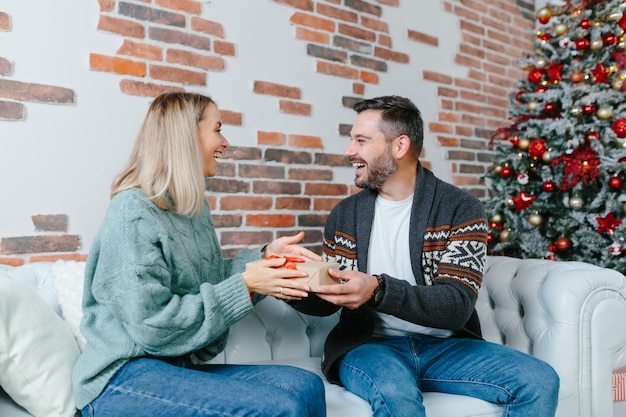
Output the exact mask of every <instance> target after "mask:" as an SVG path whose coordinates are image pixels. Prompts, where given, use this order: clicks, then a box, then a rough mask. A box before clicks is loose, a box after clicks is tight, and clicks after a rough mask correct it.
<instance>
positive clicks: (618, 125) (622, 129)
mask: <svg viewBox="0 0 626 417" xmlns="http://www.w3.org/2000/svg"><path fill="white" fill-rule="evenodd" d="M611 127H612V128H613V132H615V134H616V135H617V137H618V138H626V118H624V117H620V118H619V119H616V120H615V121H614V122H613V125H612V126H611Z"/></svg>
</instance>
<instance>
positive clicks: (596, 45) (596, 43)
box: [589, 39, 604, 51]
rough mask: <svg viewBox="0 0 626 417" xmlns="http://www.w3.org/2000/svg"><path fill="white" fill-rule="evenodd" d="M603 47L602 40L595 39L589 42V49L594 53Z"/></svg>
mask: <svg viewBox="0 0 626 417" xmlns="http://www.w3.org/2000/svg"><path fill="white" fill-rule="evenodd" d="M603 46H604V42H603V41H602V39H594V40H592V41H591V42H589V49H591V50H592V51H597V50H600V49H602V47H603Z"/></svg>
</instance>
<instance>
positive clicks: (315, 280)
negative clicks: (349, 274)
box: [246, 256, 339, 292]
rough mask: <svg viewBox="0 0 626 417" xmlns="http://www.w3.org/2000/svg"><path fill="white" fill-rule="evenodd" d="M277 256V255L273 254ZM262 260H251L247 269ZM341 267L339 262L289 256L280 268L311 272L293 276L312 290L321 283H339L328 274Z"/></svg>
mask: <svg viewBox="0 0 626 417" xmlns="http://www.w3.org/2000/svg"><path fill="white" fill-rule="evenodd" d="M273 257H276V256H273ZM259 262H261V261H254V262H249V263H247V264H246V269H249V268H250V267H251V266H253V265H254V264H258V263H259ZM331 268H332V269H339V264H338V263H337V262H316V261H308V260H305V259H302V258H295V257H287V259H286V260H285V264H284V265H283V266H281V267H280V268H279V269H292V270H298V271H304V272H306V273H307V274H309V276H308V277H301V278H293V279H295V280H296V281H300V282H305V283H307V284H309V286H310V287H311V291H314V292H315V291H317V289H318V288H319V286H320V285H333V284H337V281H336V280H334V279H332V278H331V277H329V276H328V270H329V269H331Z"/></svg>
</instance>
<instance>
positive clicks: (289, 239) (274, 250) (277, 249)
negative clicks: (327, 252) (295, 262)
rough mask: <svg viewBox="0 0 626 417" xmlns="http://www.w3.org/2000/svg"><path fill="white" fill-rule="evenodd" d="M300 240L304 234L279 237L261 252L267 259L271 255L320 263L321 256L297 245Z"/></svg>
mask: <svg viewBox="0 0 626 417" xmlns="http://www.w3.org/2000/svg"><path fill="white" fill-rule="evenodd" d="M302 238H304V232H300V233H298V234H297V235H293V236H284V237H279V238H278V239H276V240H274V241H273V242H272V243H270V244H269V245H267V246H266V247H265V249H264V250H263V257H264V258H267V257H268V256H271V255H278V256H297V257H299V258H304V259H307V260H309V261H318V262H319V261H321V260H322V257H321V256H319V255H318V254H316V253H315V252H312V251H310V250H308V249H307V248H304V247H302V246H300V245H298V244H297V243H298V242H300V241H301V240H302Z"/></svg>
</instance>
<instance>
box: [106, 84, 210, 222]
mask: <svg viewBox="0 0 626 417" xmlns="http://www.w3.org/2000/svg"><path fill="white" fill-rule="evenodd" d="M210 104H214V105H215V102H214V101H213V100H212V99H211V98H210V97H207V96H204V95H201V94H195V93H184V92H183V93H171V92H170V93H163V94H161V95H159V96H158V97H157V98H156V99H155V100H154V101H153V102H152V104H151V105H150V108H149V109H148V113H147V114H146V117H145V119H144V121H143V123H142V125H141V127H140V129H139V132H138V133H137V137H136V138H135V144H134V146H133V149H132V151H131V154H130V157H129V159H128V162H127V163H126V166H125V167H124V168H123V169H122V171H121V172H120V173H119V174H118V175H117V177H116V178H115V180H114V181H113V184H112V185H111V198H113V197H114V196H115V195H116V194H118V193H119V192H121V191H124V190H128V189H132V188H139V189H141V191H143V193H144V194H145V195H146V197H148V198H149V199H150V201H152V202H153V203H154V204H155V205H156V206H157V207H158V208H160V209H162V210H171V211H173V212H175V213H178V214H182V215H185V216H193V215H194V214H198V213H200V212H201V211H202V208H203V206H204V191H205V178H204V167H203V162H202V153H201V151H200V144H199V141H198V123H199V122H200V120H201V119H202V116H203V114H204V110H205V109H206V108H207V107H208V106H209V105H210Z"/></svg>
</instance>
